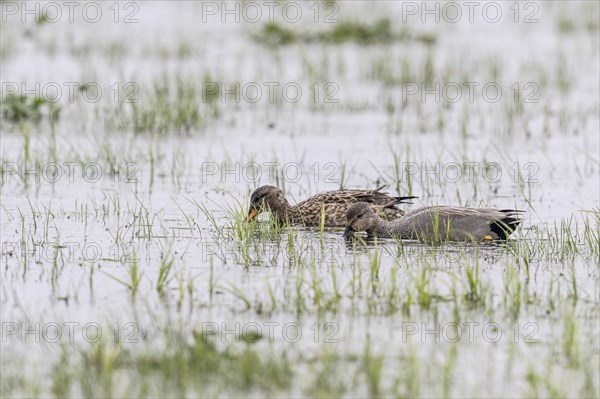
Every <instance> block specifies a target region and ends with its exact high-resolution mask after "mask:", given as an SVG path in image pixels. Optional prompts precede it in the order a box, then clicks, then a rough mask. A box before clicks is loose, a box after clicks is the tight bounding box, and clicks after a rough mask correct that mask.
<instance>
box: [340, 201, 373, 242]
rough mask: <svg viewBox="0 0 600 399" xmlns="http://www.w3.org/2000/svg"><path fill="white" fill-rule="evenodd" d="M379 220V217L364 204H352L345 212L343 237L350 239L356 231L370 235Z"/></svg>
mask: <svg viewBox="0 0 600 399" xmlns="http://www.w3.org/2000/svg"><path fill="white" fill-rule="evenodd" d="M379 219H380V218H379V216H378V215H377V214H375V212H373V210H372V209H371V207H370V206H369V204H367V203H366V202H357V203H356V204H352V205H350V207H349V208H348V210H347V211H346V229H345V230H344V235H343V236H344V237H351V236H352V235H353V234H354V233H355V232H358V231H366V232H367V233H370V232H371V231H372V230H373V229H374V228H375V226H376V225H377V223H378V222H379Z"/></svg>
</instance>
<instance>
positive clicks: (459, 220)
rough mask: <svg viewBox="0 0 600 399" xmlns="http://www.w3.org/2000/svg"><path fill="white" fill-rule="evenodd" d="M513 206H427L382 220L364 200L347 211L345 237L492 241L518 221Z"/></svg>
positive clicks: (511, 229)
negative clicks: (357, 234)
mask: <svg viewBox="0 0 600 399" xmlns="http://www.w3.org/2000/svg"><path fill="white" fill-rule="evenodd" d="M520 212H522V211H517V210H514V209H493V208H479V209H475V208H462V207H453V206H427V207H425V208H420V209H417V210H414V211H411V212H408V213H407V214H406V215H404V216H403V217H401V218H399V219H397V220H393V221H387V220H383V219H382V218H380V217H379V215H377V214H376V213H374V212H373V211H372V210H371V208H370V207H369V206H368V205H367V204H364V203H360V202H359V203H356V204H353V205H352V206H350V207H349V208H348V211H347V212H346V230H345V231H344V237H348V236H351V235H352V234H353V233H354V232H357V231H366V232H367V234H368V236H377V237H393V238H400V239H411V240H422V241H474V240H475V241H491V240H503V239H506V238H507V237H508V236H509V235H510V234H511V233H512V232H513V231H514V230H515V229H516V228H517V226H518V225H519V223H521V219H519V213H520Z"/></svg>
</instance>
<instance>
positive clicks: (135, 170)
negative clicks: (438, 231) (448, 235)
mask: <svg viewBox="0 0 600 399" xmlns="http://www.w3.org/2000/svg"><path fill="white" fill-rule="evenodd" d="M7 3H11V2H4V3H3V4H2V7H3V12H6V11H7V8H6V7H7ZM292 3H293V2H292ZM11 4H12V3H11ZM36 4H37V3H36ZM43 4H45V3H40V10H41V9H42V8H43ZM127 4H130V3H127ZM131 4H134V5H137V7H138V8H139V10H138V11H137V12H136V13H135V17H136V18H137V19H138V20H139V21H138V22H137V23H133V24H124V23H116V24H115V23H114V22H113V19H111V18H110V17H109V16H114V14H112V12H113V10H111V9H108V6H103V7H104V8H103V11H104V14H103V15H105V16H107V18H103V19H101V21H99V22H98V23H96V24H91V23H88V22H86V21H85V20H81V19H78V20H76V21H75V22H74V23H70V22H66V21H65V20H60V21H58V22H57V23H51V22H46V23H42V24H35V23H34V21H33V20H32V18H33V17H32V16H29V20H26V21H25V23H21V20H20V15H19V14H17V15H16V17H15V16H13V15H12V14H11V15H5V16H6V18H7V23H3V24H2V35H1V36H2V39H1V40H2V47H3V51H2V54H3V55H2V57H3V58H2V71H1V79H2V82H3V102H2V106H3V109H6V107H8V102H7V100H6V93H7V92H8V91H9V90H11V89H12V87H13V86H10V85H7V84H8V83H17V84H18V86H19V87H20V86H21V84H23V83H24V84H25V85H26V87H27V88H31V87H34V88H35V87H36V86H35V84H36V82H39V83H40V88H43V87H49V88H51V86H48V84H50V83H52V84H54V83H56V84H58V86H59V87H62V88H63V90H64V88H65V87H68V86H67V85H68V84H71V83H70V82H77V83H78V84H79V85H80V86H81V85H83V84H84V83H88V84H89V82H94V83H97V85H98V86H99V87H101V88H102V95H101V96H100V98H99V100H98V102H91V101H88V100H86V99H85V98H83V97H82V96H80V95H79V92H78V93H77V94H76V95H75V96H74V97H75V100H73V101H69V98H68V96H66V94H65V92H64V91H63V96H62V97H61V99H60V101H59V102H58V104H60V106H61V108H62V109H61V113H60V119H59V120H58V122H56V123H55V124H52V123H50V121H49V120H48V118H47V117H45V116H43V117H42V119H41V121H40V122H39V123H34V122H32V121H24V122H22V123H11V122H10V121H9V120H7V119H8V118H6V117H3V120H2V141H1V149H0V157H1V159H2V172H3V180H2V193H1V203H2V206H1V207H0V216H1V224H2V254H1V255H2V290H1V294H0V295H1V304H2V305H1V306H2V370H3V377H4V378H3V381H2V394H3V395H5V396H27V397H30V396H49V395H56V396H61V392H63V394H64V392H66V394H65V395H64V396H70V395H85V396H98V395H103V396H132V395H138V396H150V395H155V393H159V394H161V395H165V396H198V395H204V396H212V395H219V396H232V395H241V394H244V395H250V396H261V397H262V396H265V395H270V396H297V395H329V396H339V395H346V396H367V395H371V396H453V397H465V396H477V397H490V396H494V397H499V396H501V397H515V396H534V397H538V396H544V397H547V396H558V397H560V396H565V395H569V396H580V397H589V396H597V395H598V389H599V387H598V378H597V377H598V373H599V369H598V358H599V356H600V347H599V345H600V342H599V341H598V336H599V334H598V333H599V329H598V320H599V311H600V310H599V307H598V303H599V299H600V279H599V270H598V263H599V250H598V247H599V245H600V244H599V242H598V210H599V207H600V185H599V183H598V176H599V170H600V164H599V161H600V158H599V155H598V154H599V153H600V137H599V134H598V132H599V131H600V117H599V112H600V101H599V96H598V93H599V92H600V82H599V77H598V76H599V75H598V70H599V68H600V58H599V49H600V46H599V41H598V29H599V28H598V24H599V21H598V4H595V3H592V2H579V3H577V4H571V3H566V2H548V3H534V2H531V3H527V4H534V6H531V7H529V8H524V7H525V5H524V4H521V6H522V7H523V8H522V9H521V10H520V12H521V13H520V14H519V21H522V18H524V16H525V15H529V13H530V12H532V11H535V10H536V9H537V8H536V6H539V11H537V12H536V13H535V18H537V19H538V21H537V22H535V23H528V24H525V23H521V22H519V23H515V22H514V17H515V15H514V10H513V9H511V8H510V6H511V5H510V4H509V3H499V4H500V6H501V8H502V10H503V14H502V15H503V16H504V17H503V18H502V19H501V20H500V21H499V22H498V23H490V22H487V21H486V20H485V19H483V18H481V19H480V18H476V20H475V22H474V23H472V24H471V23H469V22H468V21H467V20H464V19H461V20H460V21H459V22H458V23H455V24H453V23H449V22H440V23H435V22H432V21H431V20H428V21H429V22H427V23H422V22H421V20H420V18H419V17H420V16H421V15H420V11H419V13H418V14H416V17H414V18H413V16H412V15H404V14H403V11H404V12H407V11H408V10H412V9H406V8H403V7H409V6H410V4H417V3H410V2H405V3H403V5H402V6H401V5H398V4H396V3H391V2H368V3H367V2H338V3H336V4H337V6H336V7H339V11H338V12H337V14H336V15H337V18H338V22H337V23H327V24H326V23H319V24H314V23H311V21H312V20H313V19H312V17H314V15H312V14H310V13H311V12H313V9H308V8H307V7H309V6H310V5H307V4H305V5H304V6H303V7H304V8H303V10H304V15H305V16H307V17H306V18H305V19H303V20H302V21H299V22H298V23H296V24H291V23H288V22H287V21H286V20H285V19H284V18H283V17H278V19H277V21H278V23H280V24H281V26H283V27H284V28H287V29H293V30H294V31H296V32H304V33H303V34H305V32H313V33H312V34H313V35H316V33H314V32H323V31H328V30H330V29H333V27H334V26H337V25H340V24H341V23H344V22H348V21H359V22H361V23H364V24H367V25H368V24H373V23H375V22H376V21H378V20H380V19H381V18H385V17H389V18H390V20H391V21H392V23H391V26H392V31H393V32H396V34H398V32H401V31H407V32H409V33H410V34H411V35H412V36H411V37H417V36H418V35H420V34H425V33H426V34H430V35H433V36H434V37H435V43H433V44H429V45H428V44H424V43H423V42H421V41H419V40H415V39H399V38H397V37H396V38H394V39H392V40H390V41H375V43H366V44H365V43H360V41H357V40H354V39H348V40H347V41H344V42H341V43H336V42H335V41H333V40H331V41H326V42H322V41H319V40H316V39H313V40H310V41H306V42H303V41H302V40H301V39H298V41H297V42H294V43H291V44H289V45H275V46H268V45H264V44H262V43H260V42H258V41H257V40H255V39H253V35H259V34H260V32H261V29H263V26H264V25H265V21H260V22H258V23H251V22H248V21H247V20H246V21H245V20H244V18H241V19H240V22H239V23H236V22H235V21H233V20H231V19H229V20H227V22H225V23H222V22H221V19H220V16H219V15H217V16H216V17H215V16H213V15H204V17H206V18H205V21H206V22H204V20H203V19H202V17H203V14H202V12H203V10H204V11H205V12H207V11H208V10H207V9H206V8H205V7H208V6H210V7H212V5H213V4H217V7H218V6H219V3H210V2H204V3H203V2H181V3H178V4H177V5H176V6H175V5H170V4H169V5H167V3H165V2H160V1H158V2H151V3H131ZM293 4H296V3H293ZM315 4H316V6H317V7H319V9H320V10H321V14H319V18H324V16H325V15H329V14H326V12H331V11H332V10H337V8H336V7H333V6H330V7H331V8H325V7H328V6H327V4H326V3H315ZM432 4H437V3H432ZM444 4H445V3H440V5H439V7H440V9H442V8H441V7H443V6H444ZM459 4H462V3H459ZM486 4H488V3H486ZM494 4H497V3H494ZM121 5H123V4H121ZM17 6H18V3H17ZM259 6H261V7H265V6H264V5H260V4H259ZM417 6H418V4H417ZM463 7H466V6H464V5H463ZM136 9H137V8H135V7H132V8H128V9H121V14H120V15H119V18H121V19H122V18H124V16H125V15H128V14H126V13H127V12H132V11H135V10H136ZM211 10H212V9H211ZM11 12H12V11H11ZM65 15H66V14H65ZM366 15H369V17H368V18H367V17H366ZM403 15H404V16H405V17H406V23H399V22H398V21H402V17H403ZM464 15H466V14H464ZM475 15H476V16H477V14H475ZM308 16H310V17H308ZM213 17H214V18H213ZM175 21H176V22H175ZM199 21H203V22H202V23H200V22H199ZM442 21H444V19H443V18H442ZM100 32H102V34H100ZM315 37H316V36H315ZM524 38H527V40H525V39H524ZM17 43H18V44H17ZM38 65H43V66H44V67H43V68H39V67H37V66H38ZM178 79H179V80H180V82H181V83H180V87H181V88H182V90H183V91H181V92H176V91H174V88H175V87H177V85H178V83H177V80H178ZM316 82H318V84H319V85H318V87H317V86H315V83H316ZM466 82H469V83H468V84H467V83H466ZM472 82H474V83H472ZM127 83H131V84H133V86H127V88H126V87H125V85H126V84H127ZM236 83H239V87H240V94H239V96H240V99H239V101H236V99H235V96H236V94H233V93H230V94H223V93H222V92H221V93H218V94H215V95H216V100H210V99H208V97H204V96H206V95H207V93H208V92H207V91H204V92H203V91H202V88H203V87H204V89H205V90H209V91H210V90H212V88H213V87H214V86H210V84H216V85H221V84H225V88H226V89H228V90H230V89H231V88H232V87H235V85H236ZM422 83H426V84H427V85H429V86H425V88H429V89H431V88H432V87H436V86H435V84H436V83H437V84H439V87H440V90H439V91H437V94H438V95H439V97H440V99H439V101H437V100H436V98H435V95H436V93H430V94H423V91H422V90H421V86H420V85H421V84H422ZM114 84H117V86H113V85H114ZM327 84H329V85H330V86H328V88H329V90H332V91H329V92H328V91H326V89H325V85H327ZM203 85H204V86H203ZM207 85H209V86H207ZM269 85H271V86H269ZM285 85H288V86H289V87H291V88H298V87H300V88H301V90H302V95H300V96H299V99H298V101H297V102H292V101H291V100H290V98H293V97H289V96H292V95H293V93H292V92H289V93H287V92H286V93H283V92H280V91H279V90H276V91H274V93H275V94H274V97H273V99H272V100H271V99H269V98H268V97H269V96H268V93H267V90H266V89H267V88H269V87H276V88H281V87H284V86H285ZM485 85H488V86H490V87H492V89H493V88H497V87H500V88H501V90H502V95H501V96H500V97H499V98H498V101H496V102H494V101H491V98H494V99H495V97H490V96H492V95H493V92H492V91H490V92H486V94H484V93H483V92H482V91H479V88H482V87H484V86H485ZM163 86H166V87H169V88H170V89H171V90H172V91H170V92H169V95H167V96H166V99H165V98H164V97H160V94H157V93H161V87H163ZM111 87H115V89H111ZM207 87H208V89H207ZM257 87H259V88H261V90H262V96H261V97H260V99H259V100H258V101H256V102H254V99H255V98H256V97H254V96H255V94H256V93H255V92H253V91H252V90H253V89H256V88H257ZM457 87H459V88H460V89H461V90H462V91H461V97H460V99H458V100H457V101H454V99H455V98H456V97H455V92H453V91H452V90H456V89H457ZM469 87H473V88H474V91H473V97H472V101H471V99H470V98H469V92H468V89H469ZM116 88H118V89H116ZM132 88H136V89H137V92H135V93H134V91H132ZM415 88H417V90H418V91H417V92H416V93H412V92H411V90H415ZM517 88H518V90H519V97H518V99H517V101H515V92H516V90H517ZM186 89H187V90H189V92H186V91H185V90H186ZM336 90H337V91H336ZM117 93H118V94H119V97H118V101H115V97H114V95H115V94H117ZM133 93H134V94H133ZM186 93H187V94H186ZM317 93H318V99H317V97H315V96H316V94H317ZM411 93H412V94H411ZM36 94H37V95H38V97H41V98H43V99H44V98H45V99H46V100H47V99H48V98H47V97H48V96H46V94H47V93H45V92H44V91H43V90H42V89H40V90H39V91H38V92H36ZM88 94H89V93H88ZM186 95H187V96H188V97H186ZM128 96H129V97H128ZM177 96H180V98H186V99H188V100H189V103H185V102H181V103H179V102H177ZM286 96H288V97H286ZM130 97H131V98H134V99H136V100H139V101H138V102H137V103H135V104H136V106H137V107H139V108H138V109H140V110H142V111H147V113H145V114H144V113H142V114H141V115H142V117H141V121H140V120H138V125H136V124H135V123H134V119H133V118H132V117H131V113H132V112H133V111H132V110H133V106H132V105H131V104H130V103H123V101H125V99H126V98H130ZM326 99H328V100H331V101H332V102H325V101H326ZM404 99H405V100H406V101H403V100H404ZM448 99H450V100H452V101H447V100H448ZM160 101H163V102H162V103H160ZM165 104H166V105H165ZM165 109H171V110H173V112H175V113H176V112H179V113H180V114H179V117H180V118H179V119H177V118H175V117H173V119H168V118H170V117H171V116H169V115H171V114H168V112H167V111H165ZM194 110H198V113H197V114H195V113H194ZM153 115H159V117H158V119H157V122H156V124H154V125H153V124H151V123H150V122H149V121H151V120H152V117H153ZM160 117H162V118H163V120H160ZM182 120H183V123H182V124H178V123H179V122H180V121H182ZM165 121H166V122H165ZM144 123H146V125H144ZM161 123H163V125H161ZM186 123H188V125H187V126H188V128H186ZM136 126H137V128H136ZM161 126H164V128H163V127H161ZM36 163H37V165H39V166H36ZM263 184H274V185H278V186H280V187H282V188H283V189H284V191H285V192H286V194H287V196H288V198H289V199H290V201H291V202H299V201H301V200H303V199H305V198H307V197H308V196H310V195H313V194H315V193H318V192H321V191H325V190H332V189H336V188H339V187H340V186H344V187H373V188H374V187H377V186H379V185H380V184H388V185H389V187H388V191H389V192H390V193H393V194H395V195H409V194H410V195H417V196H419V199H418V200H415V201H414V204H413V205H409V206H406V209H415V208H416V207H419V206H423V205H431V204H452V205H463V206H474V207H476V206H494V207H502V208H506V207H515V208H517V209H522V210H524V211H526V213H525V214H524V217H523V223H522V228H521V229H520V230H519V231H518V232H516V233H515V235H514V240H511V241H510V242H509V243H508V244H506V245H492V246H487V245H486V246H481V247H473V246H472V245H462V244H445V245H442V246H438V247H431V246H426V245H422V244H419V243H414V242H405V243H399V242H396V241H395V240H390V239H387V240H378V241H377V242H369V243H368V244H367V245H366V246H365V245H364V244H363V243H362V242H361V241H360V240H359V239H357V240H355V241H351V242H346V241H345V240H344V239H343V238H342V237H341V231H339V230H336V229H327V230H325V231H324V232H323V233H321V232H320V231H319V229H318V228H317V229H304V228H301V227H288V228H285V229H283V230H281V231H278V232H273V231H272V230H271V229H270V227H269V223H268V222H267V219H268V215H265V216H261V219H260V223H258V224H257V225H256V226H254V225H253V226H250V227H249V228H248V227H240V226H241V225H240V224H239V223H236V220H235V215H236V214H237V215H243V214H244V212H245V211H246V209H247V208H246V207H247V201H248V198H249V195H250V193H251V192H252V190H253V189H254V188H256V187H258V186H260V185H263ZM208 216H210V217H214V220H213V221H211V220H210V219H209V217H208ZM238 228H241V230H239V231H238V230H237V229H238ZM240 231H241V232H240ZM171 261H172V264H171V263H170V262H171ZM169 264H171V266H170V268H169V267H168V265H169ZM161 268H162V270H163V274H162V275H161ZM133 270H137V273H139V276H141V277H140V282H139V286H138V287H137V288H136V289H135V290H134V289H133V288H132V285H133V282H132V277H131V276H132V273H135V272H134V271H133ZM164 273H166V274H164ZM161 281H163V283H161ZM161 284H163V285H161ZM159 287H162V288H160V289H159ZM134 291H135V293H133V292H134ZM36 323H39V324H36ZM70 323H74V324H70ZM96 323H97V324H96ZM115 323H118V324H115ZM127 323H130V324H127ZM71 326H73V330H70V328H71ZM28 331H29V332H28ZM98 332H101V334H102V337H99V336H98ZM117 332H118V334H117ZM254 332H260V335H261V336H262V338H260V339H258V340H257V342H254V343H250V344H248V343H245V342H244V338H247V337H248V335H251V334H252V333H254ZM59 333H60V334H59ZM198 334H205V336H206V337H207V341H208V342H212V343H214V344H215V345H216V347H217V348H218V349H217V351H219V352H217V353H218V354H219V359H221V360H220V361H222V362H228V361H229V360H227V359H233V360H231V364H229V363H224V366H223V367H226V368H227V369H228V370H229V374H230V375H232V376H233V377H232V378H233V379H234V380H241V381H246V383H245V385H244V384H242V385H237V383H233V382H232V381H231V380H229V379H228V377H226V376H225V374H226V373H223V372H215V375H211V374H210V367H209V369H208V371H207V370H204V369H202V370H204V371H203V372H199V371H198V369H197V368H195V367H199V366H198V364H200V363H202V360H196V361H191V360H190V361H188V362H187V363H186V362H183V363H176V364H177V367H176V369H177V370H179V373H178V374H179V376H178V377H177V378H174V377H173V376H172V375H171V374H169V367H170V366H169V365H170V364H171V363H169V362H170V361H171V357H169V356H171V354H173V353H179V352H177V348H180V347H181V345H183V344H181V342H178V341H177V342H176V343H175V344H174V343H172V342H171V340H173V339H175V337H179V336H181V337H182V340H183V341H182V342H188V343H189V342H195V341H194V339H197V338H194V337H198V336H199V335H198ZM90 341H92V342H90ZM95 341H98V342H95ZM178 345H179V346H178ZM184 347H185V346H184ZM248 351H256V353H257V354H258V358H259V359H262V361H263V362H267V360H268V359H271V358H275V359H276V361H275V363H274V364H275V366H273V367H270V366H268V365H267V366H264V365H263V366H260V365H257V366H255V371H256V372H257V373H258V375H254V374H252V372H251V370H252V367H250V371H249V370H248V368H244V364H246V363H244V361H245V360H244V359H245V358H240V356H241V355H240V354H244V353H249V352H248ZM186 353H187V352H186ZM65 354H66V357H67V358H68V360H67V361H64V359H63V358H62V356H65ZM153 356H154V357H153ZM172 356H173V357H174V358H176V356H175V355H172ZM148 359H158V360H155V362H156V363H152V362H151V361H150V360H148ZM201 359H203V358H201ZM286 361H288V362H289V369H286V366H285V365H286V363H285V362H286ZM257 362H258V361H256V360H253V363H252V364H255V363H256V364H258V363H257ZM278 362H280V363H278ZM149 364H150V365H149ZM261 364H262V363H261ZM238 366H239V369H238ZM214 368H215V370H216V369H218V367H217V366H214ZM76 370H79V371H76ZM277 370H285V371H286V373H287V374H289V375H290V376H293V380H292V381H291V382H289V381H288V382H287V383H282V384H279V383H278V382H277V381H278V377H277ZM93 373H96V374H93ZM203 373H204V374H203ZM63 375H65V376H66V377H65V379H61V378H62V377H61V376H63ZM200 375H206V376H208V377H210V378H212V379H211V380H210V382H204V381H203V382H202V383H199V382H197V380H198V379H199V378H200V377H199V376H200ZM322 376H327V378H326V379H325V380H324V379H323V377H322ZM97 377H101V378H97ZM208 377H207V378H208ZM95 378H97V379H95ZM153 381H154V382H153ZM156 381H158V382H156ZM63 390H64V391H63ZM149 392H153V393H152V394H150V393H149Z"/></svg>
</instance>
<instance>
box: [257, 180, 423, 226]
mask: <svg viewBox="0 0 600 399" xmlns="http://www.w3.org/2000/svg"><path fill="white" fill-rule="evenodd" d="M384 187H385V186H381V187H379V188H377V189H375V190H354V189H343V190H335V191H327V192H324V193H321V194H317V195H315V196H313V197H310V198H308V199H307V200H304V201H302V202H300V203H299V204H296V205H290V203H289V202H288V201H287V199H286V198H285V196H284V195H283V191H281V190H280V189H279V188H277V187H274V186H262V187H259V188H257V189H256V190H255V191H254V192H253V193H252V196H251V197H250V209H249V211H248V217H247V218H246V221H248V222H249V221H250V220H252V219H254V218H255V217H256V216H257V215H258V214H260V213H261V212H262V211H266V210H267V211H271V214H272V215H273V216H274V217H275V219H276V221H277V222H278V223H279V224H283V223H285V222H289V223H296V224H302V225H305V226H319V225H320V224H321V214H322V213H323V214H324V216H325V226H340V227H343V226H344V225H345V223H346V211H347V210H348V207H349V206H350V205H352V204H355V203H357V202H362V203H364V204H365V206H366V207H368V208H369V209H371V210H372V212H373V214H374V215H378V217H380V218H382V219H383V220H393V219H396V218H399V217H401V216H403V215H404V211H402V210H401V209H399V208H397V207H396V205H398V204H401V203H404V202H403V201H405V200H409V199H413V198H417V197H392V196H390V195H388V194H387V193H385V192H382V191H381V190H382V189H383V188H384Z"/></svg>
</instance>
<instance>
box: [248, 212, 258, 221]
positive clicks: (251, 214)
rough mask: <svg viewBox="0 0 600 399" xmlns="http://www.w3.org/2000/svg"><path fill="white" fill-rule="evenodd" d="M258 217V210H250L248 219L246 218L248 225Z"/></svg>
mask: <svg viewBox="0 0 600 399" xmlns="http://www.w3.org/2000/svg"><path fill="white" fill-rule="evenodd" d="M256 215H258V212H257V211H256V209H250V212H248V217H247V218H246V223H248V222H250V221H251V220H252V219H254V218H255V217H256Z"/></svg>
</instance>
